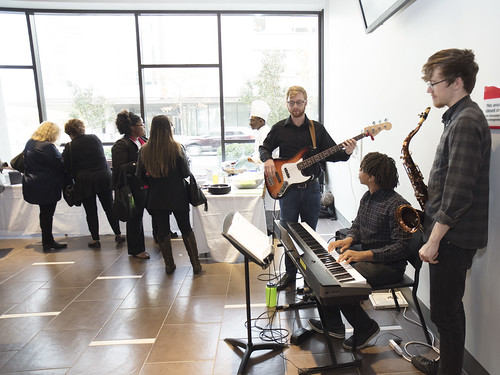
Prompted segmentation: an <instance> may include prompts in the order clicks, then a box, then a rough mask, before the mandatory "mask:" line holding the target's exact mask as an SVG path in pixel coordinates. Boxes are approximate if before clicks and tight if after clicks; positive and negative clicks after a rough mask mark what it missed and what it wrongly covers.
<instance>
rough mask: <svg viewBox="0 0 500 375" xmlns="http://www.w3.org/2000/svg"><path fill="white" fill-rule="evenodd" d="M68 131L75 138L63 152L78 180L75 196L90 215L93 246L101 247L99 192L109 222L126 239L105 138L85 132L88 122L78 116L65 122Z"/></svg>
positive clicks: (117, 239) (117, 237)
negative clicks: (115, 201)
mask: <svg viewBox="0 0 500 375" xmlns="http://www.w3.org/2000/svg"><path fill="white" fill-rule="evenodd" d="M64 132H65V133H66V134H68V135H69V137H70V138H71V142H70V143H68V144H67V145H66V147H65V148H64V151H63V154H62V156H63V160H64V167H65V168H66V171H67V173H68V175H69V176H71V177H73V178H74V180H75V186H76V194H75V195H76V196H75V199H76V201H77V202H82V204H83V208H84V209H85V213H86V215H87V225H88V227H89V231H90V234H91V235H92V241H91V242H89V247H92V248H100V247H101V242H100V241H99V219H98V216H97V204H96V196H97V197H99V201H100V202H101V205H102V208H103V209H104V212H105V213H106V217H107V218H108V222H109V225H111V229H113V232H114V234H115V242H116V243H121V242H123V241H125V237H123V236H122V235H121V232H120V223H119V221H118V219H116V218H115V217H114V215H113V194H112V193H111V170H110V169H109V166H108V162H107V161H106V157H105V156H104V150H103V148H102V142H101V140H100V139H99V138H97V136H96V135H94V134H85V125H84V124H83V121H81V120H78V119H71V120H69V121H68V122H67V123H66V124H65V125H64Z"/></svg>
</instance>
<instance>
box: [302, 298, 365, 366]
mask: <svg viewBox="0 0 500 375" xmlns="http://www.w3.org/2000/svg"><path fill="white" fill-rule="evenodd" d="M316 306H317V308H318V312H319V317H320V319H321V324H322V325H323V336H324V337H325V341H326V345H327V347H328V354H329V355H330V361H331V362H332V364H331V365H325V366H318V367H310V368H299V372H298V373H299V375H306V374H323V373H325V372H327V371H331V370H336V369H341V368H347V367H360V366H361V360H360V359H354V360H353V361H350V362H344V363H338V362H337V358H336V357H335V353H334V351H333V345H332V340H331V339H332V338H331V337H330V335H329V334H328V329H327V328H326V319H325V311H324V310H323V307H322V306H321V304H320V303H319V302H318V301H316ZM355 352H356V340H354V348H353V355H354V353H355Z"/></svg>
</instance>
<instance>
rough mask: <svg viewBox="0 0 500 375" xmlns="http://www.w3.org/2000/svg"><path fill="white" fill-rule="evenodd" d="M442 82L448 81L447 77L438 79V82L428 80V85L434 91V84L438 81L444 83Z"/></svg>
mask: <svg viewBox="0 0 500 375" xmlns="http://www.w3.org/2000/svg"><path fill="white" fill-rule="evenodd" d="M442 82H446V79H442V80H441V81H437V82H431V81H427V82H426V83H427V86H429V88H430V89H431V91H434V86H436V85H437V84H438V83H442Z"/></svg>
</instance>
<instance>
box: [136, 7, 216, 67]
mask: <svg viewBox="0 0 500 375" xmlns="http://www.w3.org/2000/svg"><path fill="white" fill-rule="evenodd" d="M139 29H140V33H141V47H142V48H141V54H142V56H141V57H142V63H143V64H218V63H219V49H218V31H217V30H218V26H217V16H216V15H214V14H203V15H202V14H199V15H186V14H165V15H146V16H145V15H141V17H140V18H139Z"/></svg>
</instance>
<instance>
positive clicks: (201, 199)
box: [187, 173, 208, 211]
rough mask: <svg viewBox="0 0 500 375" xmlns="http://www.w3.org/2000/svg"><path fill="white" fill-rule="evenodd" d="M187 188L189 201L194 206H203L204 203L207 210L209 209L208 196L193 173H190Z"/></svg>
mask: <svg viewBox="0 0 500 375" xmlns="http://www.w3.org/2000/svg"><path fill="white" fill-rule="evenodd" d="M187 190H188V199H189V203H191V205H192V206H193V207H197V206H201V205H202V204H204V205H205V211H208V202H207V197H205V194H203V191H201V189H200V187H199V186H198V184H197V183H196V179H195V178H194V176H193V174H192V173H191V174H190V175H189V183H188V184H187Z"/></svg>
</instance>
